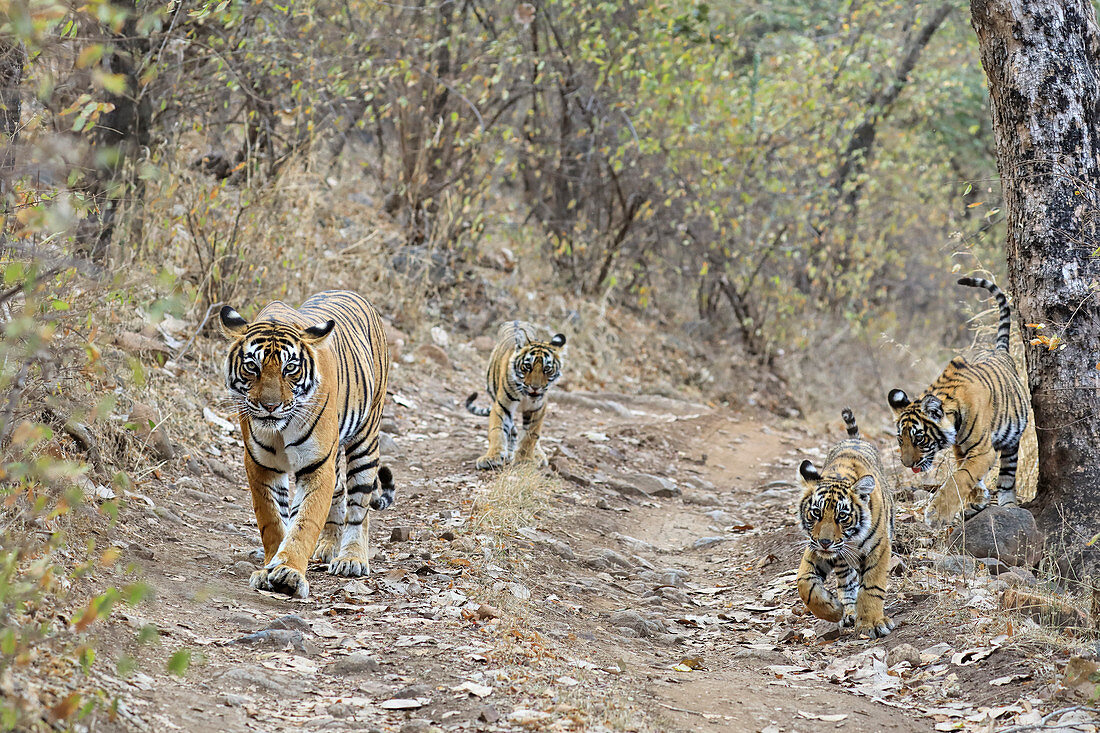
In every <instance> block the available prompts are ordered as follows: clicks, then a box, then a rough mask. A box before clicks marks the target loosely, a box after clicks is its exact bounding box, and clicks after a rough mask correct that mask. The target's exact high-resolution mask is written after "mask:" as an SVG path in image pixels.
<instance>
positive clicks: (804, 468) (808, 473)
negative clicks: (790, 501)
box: [798, 461, 821, 482]
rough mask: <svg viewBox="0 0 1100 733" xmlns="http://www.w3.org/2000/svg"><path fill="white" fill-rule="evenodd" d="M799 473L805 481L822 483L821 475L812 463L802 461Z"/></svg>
mask: <svg viewBox="0 0 1100 733" xmlns="http://www.w3.org/2000/svg"><path fill="white" fill-rule="evenodd" d="M798 473H799V475H800V476H802V479H803V480H804V481H811V482H812V481H820V480H821V474H820V473H818V470H817V468H815V467H814V464H813V462H811V461H802V463H801V464H800V465H799V467H798Z"/></svg>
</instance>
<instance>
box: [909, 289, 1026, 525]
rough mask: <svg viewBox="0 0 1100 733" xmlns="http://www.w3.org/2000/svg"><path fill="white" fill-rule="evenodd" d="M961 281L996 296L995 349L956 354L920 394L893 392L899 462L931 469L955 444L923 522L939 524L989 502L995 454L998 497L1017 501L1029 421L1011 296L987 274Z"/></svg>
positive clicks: (970, 513) (1002, 501) (969, 513)
mask: <svg viewBox="0 0 1100 733" xmlns="http://www.w3.org/2000/svg"><path fill="white" fill-rule="evenodd" d="M959 285H967V286H969V287H972V288H985V289H986V290H988V291H989V292H990V293H992V294H993V297H995V298H996V299H997V305H998V306H1000V311H1001V317H1000V322H999V324H998V326H997V338H996V340H995V341H994V348H993V350H992V351H989V352H986V353H984V354H982V355H980V356H979V357H978V358H975V359H973V360H971V361H967V360H966V359H964V358H963V357H961V356H957V357H955V358H954V359H952V360H951V362H950V363H949V364H948V365H947V368H946V369H944V370H943V373H942V374H940V376H939V377H937V378H936V381H934V382H932V385H931V386H930V387H929V388H928V389H926V390H925V391H924V392H922V393H921V394H920V395H918V396H917V397H916V398H915V399H912V400H910V399H909V395H907V394H906V393H905V391H904V390H901V389H893V390H890V393H889V394H888V395H887V400H888V401H889V403H890V407H891V408H893V410H894V418H895V420H896V422H897V429H898V445H899V446H900V447H901V462H902V463H903V464H904V465H905V466H906V467H907V468H911V469H913V473H920V472H921V471H927V470H928V469H929V468H931V467H932V459H933V458H935V456H936V453H937V452H938V451H940V450H942V449H944V448H946V447H947V446H949V445H950V446H953V447H954V450H955V473H954V474H953V475H952V476H951V477H949V478H948V479H947V481H945V482H944V484H943V486H941V487H940V488H939V489H938V490H937V491H936V496H935V497H934V498H933V499H932V501H931V502H930V503H929V505H928V507H927V508H926V509H925V513H924V517H925V521H927V522H928V523H929V524H932V525H933V526H937V525H941V524H946V523H948V522H950V521H951V520H952V519H954V517H955V515H956V514H958V513H959V512H960V511H962V510H963V509H964V507H965V508H966V511H965V512H964V514H965V516H966V517H969V516H973V515H974V514H976V513H978V512H980V511H981V510H982V509H985V507H986V505H987V504H988V503H989V490H988V489H987V488H986V486H985V475H986V474H987V473H989V469H991V468H992V467H993V461H994V459H995V454H999V455H1000V459H1001V468H1000V475H999V476H998V478H997V503H998V504H1001V505H1009V504H1015V503H1016V454H1017V452H1018V451H1019V448H1020V438H1021V437H1022V436H1023V434H1024V428H1026V427H1027V393H1026V392H1025V391H1024V384H1023V382H1022V381H1021V379H1020V375H1019V374H1018V373H1017V372H1016V365H1015V363H1013V361H1012V357H1011V355H1009V352H1008V335H1009V331H1010V328H1011V325H1012V313H1011V311H1010V310H1009V307H1008V298H1006V297H1005V294H1004V293H1003V292H1001V289H1000V288H998V287H997V286H996V285H995V284H994V283H992V282H990V281H989V280H982V279H978V278H972V277H964V278H962V279H961V280H959Z"/></svg>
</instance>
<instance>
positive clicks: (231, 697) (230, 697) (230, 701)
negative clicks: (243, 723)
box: [219, 692, 252, 708]
mask: <svg viewBox="0 0 1100 733" xmlns="http://www.w3.org/2000/svg"><path fill="white" fill-rule="evenodd" d="M219 699H220V700H221V703H222V705H226V706H228V707H231V708H239V707H243V706H244V705H247V704H248V703H250V702H252V698H250V697H245V696H244V695H235V694H233V693H232V692H227V693H225V694H224V695H222V696H221V697H220V698H219Z"/></svg>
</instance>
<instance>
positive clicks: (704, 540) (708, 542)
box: [691, 537, 729, 550]
mask: <svg viewBox="0 0 1100 733" xmlns="http://www.w3.org/2000/svg"><path fill="white" fill-rule="evenodd" d="M728 539H729V538H728V537H700V538H699V539H697V540H695V541H694V542H692V543H691V547H692V549H694V550H701V549H703V548H704V547H712V546H714V545H717V544H719V543H722V542H725V541H726V540H728Z"/></svg>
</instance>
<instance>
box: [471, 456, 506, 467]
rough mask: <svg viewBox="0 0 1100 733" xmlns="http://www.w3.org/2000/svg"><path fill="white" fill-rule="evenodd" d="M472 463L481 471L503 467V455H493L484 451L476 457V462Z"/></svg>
mask: <svg viewBox="0 0 1100 733" xmlns="http://www.w3.org/2000/svg"><path fill="white" fill-rule="evenodd" d="M474 465H475V466H477V467H478V468H479V469H481V470H482V471H487V470H491V469H495V468H503V467H504V457H503V456H501V455H499V454H497V455H495V456H494V455H490V454H488V453H486V454H485V455H483V456H482V457H481V458H478V459H477V463H475V464H474Z"/></svg>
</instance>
